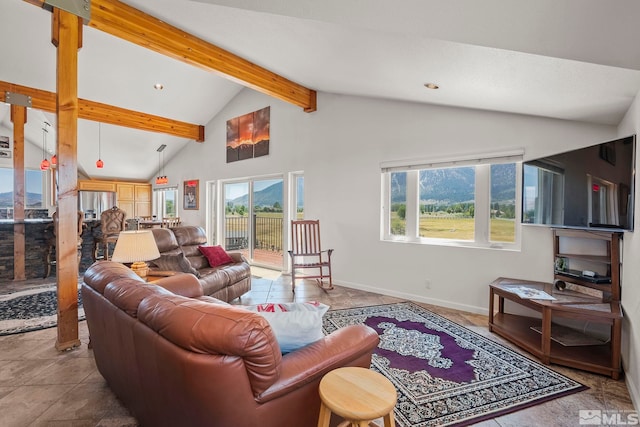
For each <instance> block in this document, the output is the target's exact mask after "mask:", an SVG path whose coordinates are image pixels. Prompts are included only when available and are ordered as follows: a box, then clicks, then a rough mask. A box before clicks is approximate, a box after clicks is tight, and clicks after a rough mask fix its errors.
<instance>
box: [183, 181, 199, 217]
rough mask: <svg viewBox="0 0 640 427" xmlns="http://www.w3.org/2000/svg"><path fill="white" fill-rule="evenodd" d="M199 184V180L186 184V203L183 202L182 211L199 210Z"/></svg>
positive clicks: (186, 182)
mask: <svg viewBox="0 0 640 427" xmlns="http://www.w3.org/2000/svg"><path fill="white" fill-rule="evenodd" d="M199 183H200V180H199V179H192V180H190V181H185V182H184V201H183V202H182V209H191V210H197V209H198V208H199V203H198V194H199V192H198V190H199V188H198V187H199Z"/></svg>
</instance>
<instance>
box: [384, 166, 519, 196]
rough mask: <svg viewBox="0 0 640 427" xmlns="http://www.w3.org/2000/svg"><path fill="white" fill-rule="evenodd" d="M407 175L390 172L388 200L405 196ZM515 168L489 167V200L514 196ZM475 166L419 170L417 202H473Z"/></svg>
mask: <svg viewBox="0 0 640 427" xmlns="http://www.w3.org/2000/svg"><path fill="white" fill-rule="evenodd" d="M406 179H407V175H406V174H405V173H393V174H392V175H391V202H392V203H403V202H404V201H405V200H406V198H407V196H406V188H407V183H406ZM515 182H516V168H515V165H513V164H504V165H493V166H492V168H491V200H492V201H497V202H501V203H504V202H511V203H513V202H514V201H515V198H516V189H515V185H514V184H515ZM474 197H475V170H474V168H472V167H460V168H446V169H427V170H423V171H421V172H420V202H421V203H435V204H454V203H466V202H467V203H468V202H473V201H474Z"/></svg>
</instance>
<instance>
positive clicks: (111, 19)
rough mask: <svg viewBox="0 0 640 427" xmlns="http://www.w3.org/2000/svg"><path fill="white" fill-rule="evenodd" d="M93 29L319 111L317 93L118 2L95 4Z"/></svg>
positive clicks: (106, 0)
mask: <svg viewBox="0 0 640 427" xmlns="http://www.w3.org/2000/svg"><path fill="white" fill-rule="evenodd" d="M88 25H89V26H90V27H93V28H96V29H98V30H101V31H104V32H106V33H109V34H111V35H113V36H116V37H119V38H121V39H123V40H127V41H129V42H131V43H135V44H137V45H139V46H142V47H145V48H147V49H150V50H153V51H155V52H157V53H160V54H163V55H166V56H169V57H171V58H174V59H176V60H179V61H183V62H186V63H187V64H191V65H194V66H196V67H200V68H202V69H204V70H207V71H211V72H215V73H217V74H220V75H222V76H223V77H225V78H227V79H230V80H232V81H234V82H236V83H239V84H241V85H243V86H247V87H250V88H252V89H254V90H256V91H259V92H262V93H265V94H267V95H270V96H273V97H274V98H278V99H280V100H283V101H285V102H289V103H291V104H294V105H297V106H299V107H302V108H303V109H304V111H306V112H313V111H316V91H314V90H311V89H308V88H306V87H304V86H302V85H300V84H298V83H295V82H292V81H291V80H288V79H286V78H284V77H282V76H280V75H278V74H276V73H273V72H271V71H269V70H267V69H265V68H262V67H260V66H259V65H256V64H254V63H252V62H250V61H248V60H246V59H244V58H241V57H239V56H237V55H235V54H233V53H231V52H229V51H227V50H224V49H222V48H220V47H218V46H215V45H213V44H211V43H209V42H206V41H204V40H202V39H199V38H197V37H195V36H193V35H191V34H189V33H187V32H185V31H182V30H180V29H179V28H176V27H174V26H172V25H169V24H167V23H166V22H163V21H161V20H159V19H157V18H154V17H153V16H151V15H148V14H146V13H144V12H142V11H140V10H138V9H135V8H133V7H131V6H128V5H126V4H124V3H122V2H120V1H118V0H92V7H91V20H90V21H89V24H88Z"/></svg>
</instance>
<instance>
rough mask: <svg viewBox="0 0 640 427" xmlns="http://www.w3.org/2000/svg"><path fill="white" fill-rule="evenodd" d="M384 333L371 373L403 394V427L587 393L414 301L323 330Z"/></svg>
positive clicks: (357, 313) (351, 315) (330, 319)
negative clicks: (361, 327) (364, 328)
mask: <svg viewBox="0 0 640 427" xmlns="http://www.w3.org/2000/svg"><path fill="white" fill-rule="evenodd" d="M358 323H364V324H366V325H369V326H371V327H372V328H373V329H375V330H376V331H377V332H378V334H379V335H380V344H379V345H378V348H377V349H376V350H375V351H374V354H373V359H372V362H371V368H372V369H373V370H375V371H378V372H380V373H382V374H383V375H384V376H386V377H387V378H388V379H389V380H390V381H391V382H392V383H393V384H394V385H395V387H396V390H397V391H398V403H397V404H396V407H395V417H396V424H397V425H398V426H399V427H427V426H452V425H456V426H464V425H469V424H473V423H477V422H479V421H482V420H485V419H490V418H495V417H498V416H500V415H504V414H507V413H509V412H514V411H517V410H520V409H523V408H526V407H529V406H533V405H537V404H539V403H542V402H545V401H548V400H551V399H555V398H558V397H561V396H566V395H568V394H571V393H576V392H578V391H582V390H586V389H587V387H585V386H584V385H582V384H580V383H578V382H576V381H573V380H572V379H570V378H567V377H565V376H564V375H561V374H559V373H557V372H555V371H553V370H551V369H549V368H547V367H545V366H543V365H541V364H540V363H537V362H534V361H532V360H530V359H528V358H526V357H524V356H522V355H520V354H518V353H516V352H514V351H512V350H510V349H508V348H506V347H504V346H502V345H500V344H498V343H496V342H494V341H492V340H490V339H488V338H485V337H483V336H482V335H479V334H477V333H475V332H473V331H471V330H469V329H467V328H465V327H463V326H460V325H458V324H456V323H454V322H451V321H450V320H447V319H445V318H443V317H441V316H438V315H437V314H435V313H432V312H430V311H429V310H426V309H424V308H422V307H419V306H417V305H415V304H413V303H410V302H403V303H397V304H387V305H379V306H371V307H361V308H351V309H345V310H332V311H329V312H327V313H326V314H325V316H324V325H323V328H324V332H325V333H327V334H328V333H330V332H333V331H334V330H336V329H338V328H341V327H343V326H347V325H353V324H358Z"/></svg>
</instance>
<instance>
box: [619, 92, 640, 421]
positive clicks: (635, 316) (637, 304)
mask: <svg viewBox="0 0 640 427" xmlns="http://www.w3.org/2000/svg"><path fill="white" fill-rule="evenodd" d="M618 134H619V135H620V136H626V135H631V134H640V92H639V93H638V94H637V95H636V98H635V101H634V102H633V104H632V106H631V108H630V109H629V111H627V114H626V115H625V118H624V119H623V120H622V122H620V126H619V127H618ZM636 142H640V141H638V139H637V137H636ZM636 148H637V147H636ZM638 157H639V156H638V154H637V153H636V170H638ZM635 185H636V192H635V194H636V198H635V221H634V222H635V225H634V229H635V230H636V231H635V232H634V233H625V235H624V246H623V262H622V265H623V269H622V308H623V310H624V316H625V317H624V319H623V322H624V323H623V325H622V361H623V367H624V370H625V374H626V381H627V385H628V388H629V392H630V393H631V398H632V399H633V403H634V406H635V407H636V408H640V284H639V283H638V278H639V277H640V264H639V263H638V256H639V255H640V235H639V233H640V221H639V219H640V203H639V199H640V197H639V196H638V191H637V188H638V186H639V185H640V182H638V179H637V177H636V183H635Z"/></svg>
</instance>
